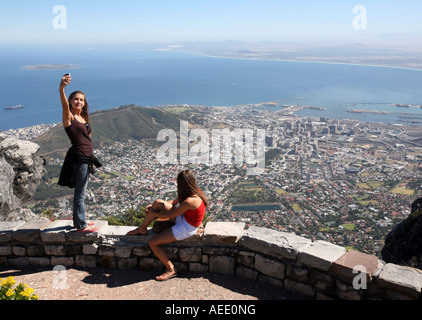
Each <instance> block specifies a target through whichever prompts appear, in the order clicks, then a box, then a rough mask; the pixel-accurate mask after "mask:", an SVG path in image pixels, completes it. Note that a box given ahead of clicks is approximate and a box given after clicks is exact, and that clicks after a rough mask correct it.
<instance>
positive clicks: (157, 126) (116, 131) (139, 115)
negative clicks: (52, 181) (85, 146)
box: [32, 105, 180, 158]
mask: <svg viewBox="0 0 422 320" xmlns="http://www.w3.org/2000/svg"><path fill="white" fill-rule="evenodd" d="M90 120H91V127H92V130H93V132H92V141H93V143H94V148H98V147H100V146H101V145H102V144H103V143H104V142H107V141H126V140H129V139H134V140H143V139H156V138H157V135H158V132H159V131H160V130H162V129H173V130H175V131H179V128H180V117H179V115H178V114H175V113H171V112H167V111H164V110H161V109H156V108H145V107H140V106H136V105H130V106H121V107H119V108H114V109H111V110H104V111H97V112H94V113H92V114H91V115H90ZM32 142H35V143H37V144H39V145H40V147H41V148H40V154H41V155H44V156H52V157H59V158H63V157H64V155H65V154H66V151H67V150H68V149H69V147H70V146H71V144H70V141H69V138H68V137H67V135H66V133H65V131H64V129H63V126H62V125H61V124H59V125H57V126H56V127H54V128H52V129H51V130H50V131H48V132H46V133H45V134H43V135H42V136H40V137H38V138H36V139H34V140H32Z"/></svg>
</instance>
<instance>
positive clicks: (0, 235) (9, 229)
mask: <svg viewBox="0 0 422 320" xmlns="http://www.w3.org/2000/svg"><path fill="white" fill-rule="evenodd" d="M24 224H25V222H24V221H14V222H8V221H6V222H0V243H6V242H9V241H10V240H12V233H13V231H15V230H17V229H18V228H19V227H20V226H22V225H24Z"/></svg>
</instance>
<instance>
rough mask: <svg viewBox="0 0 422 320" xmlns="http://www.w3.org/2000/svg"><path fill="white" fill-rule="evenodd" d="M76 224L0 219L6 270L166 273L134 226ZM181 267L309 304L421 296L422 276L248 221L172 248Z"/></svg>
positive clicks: (209, 229)
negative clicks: (78, 228)
mask: <svg viewBox="0 0 422 320" xmlns="http://www.w3.org/2000/svg"><path fill="white" fill-rule="evenodd" d="M71 224H72V222H71V221H64V220H58V221H54V222H50V221H48V220H43V219H41V220H34V221H30V222H28V223H23V222H0V268H11V267H15V266H25V265H32V266H42V267H50V266H51V267H53V266H57V265H61V266H65V267H67V268H69V267H81V268H96V267H105V268H118V269H129V268H140V269H141V270H148V271H151V270H157V271H158V270H161V269H162V268H163V267H162V264H161V262H159V261H158V260H157V259H156V258H155V257H154V255H153V253H152V252H151V249H150V248H149V246H148V240H149V238H150V237H151V234H152V231H150V235H148V236H127V235H126V233H127V232H128V231H129V230H132V229H133V228H134V227H115V226H108V223H107V222H106V221H96V226H97V227H98V228H99V231H98V232H95V233H93V234H81V233H76V232H75V231H74V229H72V228H71ZM165 248H166V251H167V252H168V254H169V257H170V259H171V260H172V261H173V262H174V264H175V266H176V268H177V269H178V270H181V271H182V270H184V271H188V272H211V273H223V274H232V275H238V276H240V277H244V278H248V279H253V280H258V281H261V282H265V283H268V284H271V285H274V286H278V287H280V288H284V289H286V290H289V291H292V292H295V293H299V294H301V295H303V296H305V297H307V298H310V299H347V300H349V299H352V300H370V299H393V300H395V299H406V300H418V299H419V300H420V299H422V295H421V288H422V271H421V270H419V269H414V268H410V267H404V266H399V265H394V264H384V263H382V262H381V261H380V260H378V258H377V257H375V256H371V255H367V254H364V253H360V252H358V251H353V250H352V251H348V252H346V250H345V248H343V247H340V246H337V245H334V244H331V243H328V242H325V241H314V242H312V241H311V240H308V239H306V238H303V237H299V236H296V235H294V234H291V233H285V232H278V231H275V230H269V229H264V228H258V227H250V228H249V229H245V225H244V224H243V223H229V222H209V223H208V224H207V226H206V228H205V230H204V231H203V233H201V234H198V235H196V236H194V237H192V238H190V239H188V240H185V241H181V242H176V243H174V244H171V245H167V246H166V247H165Z"/></svg>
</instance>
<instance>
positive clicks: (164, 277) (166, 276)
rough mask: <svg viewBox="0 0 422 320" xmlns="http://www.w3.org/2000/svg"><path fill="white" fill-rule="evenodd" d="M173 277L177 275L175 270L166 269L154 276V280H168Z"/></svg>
mask: <svg viewBox="0 0 422 320" xmlns="http://www.w3.org/2000/svg"><path fill="white" fill-rule="evenodd" d="M174 277H177V272H176V270H173V271H166V272H164V273H163V274H162V275H161V276H157V277H155V280H157V281H167V280H170V279H171V278H174Z"/></svg>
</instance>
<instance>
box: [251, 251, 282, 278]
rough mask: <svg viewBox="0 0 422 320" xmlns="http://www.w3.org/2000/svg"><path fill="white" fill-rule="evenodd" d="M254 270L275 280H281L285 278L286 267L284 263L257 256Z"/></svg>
mask: <svg viewBox="0 0 422 320" xmlns="http://www.w3.org/2000/svg"><path fill="white" fill-rule="evenodd" d="M255 269H256V270H258V271H259V272H261V273H263V274H265V275H267V276H270V277H273V278H276V279H280V280H283V279H284V278H285V277H286V266H285V265H284V263H281V262H279V261H275V260H271V259H268V258H265V257H263V256H261V255H259V254H257V255H256V257H255Z"/></svg>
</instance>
